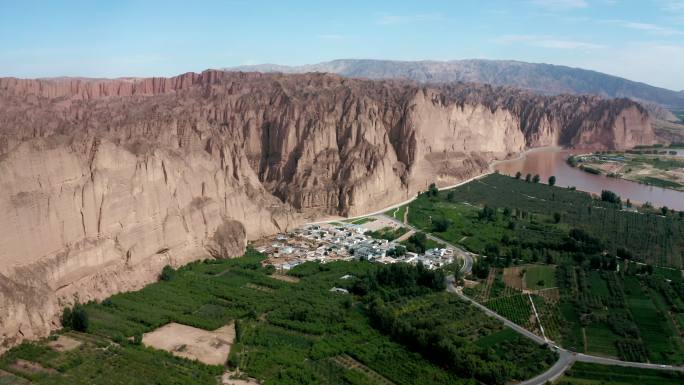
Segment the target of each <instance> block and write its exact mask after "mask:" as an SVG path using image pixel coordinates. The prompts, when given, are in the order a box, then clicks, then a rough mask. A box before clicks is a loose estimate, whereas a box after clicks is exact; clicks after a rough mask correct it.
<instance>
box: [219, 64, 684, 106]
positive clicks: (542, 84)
mask: <svg viewBox="0 0 684 385" xmlns="http://www.w3.org/2000/svg"><path fill="white" fill-rule="evenodd" d="M227 70H232V71H259V72H283V73H304V72H330V73H335V74H338V75H342V76H347V77H361V78H370V79H393V78H406V79H411V80H415V81H418V82H422V83H443V82H453V81H460V82H471V83H488V84H492V85H496V86H512V87H517V88H524V89H528V90H533V91H536V92H540V93H544V94H550V95H557V94H563V93H571V94H595V95H599V96H603V97H607V98H621V97H626V98H630V99H634V100H638V101H644V102H650V103H656V104H659V105H662V106H665V107H671V108H684V90H683V91H679V92H677V91H673V90H668V89H665V88H660V87H654V86H651V85H648V84H645V83H640V82H635V81H631V80H628V79H624V78H621V77H617V76H613V75H608V74H604V73H601V72H596V71H590V70H585V69H580V68H572V67H566V66H559V65H552V64H539V63H525V62H520V61H511V60H477V59H473V60H453V61H393V60H367V59H361V60H357V59H341V60H333V61H329V62H323V63H318V64H311V65H304V66H282V65H275V64H261V65H250V66H239V67H232V68H227Z"/></svg>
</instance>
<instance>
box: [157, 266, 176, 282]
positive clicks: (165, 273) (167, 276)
mask: <svg viewBox="0 0 684 385" xmlns="http://www.w3.org/2000/svg"><path fill="white" fill-rule="evenodd" d="M175 276H176V270H174V269H173V267H171V266H169V265H166V266H164V268H163V269H162V271H161V274H159V279H160V280H162V281H170V280H172V279H173V277H175Z"/></svg>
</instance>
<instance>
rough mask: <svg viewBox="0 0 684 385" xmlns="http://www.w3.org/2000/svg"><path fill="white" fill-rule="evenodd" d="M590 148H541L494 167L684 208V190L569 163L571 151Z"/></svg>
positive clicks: (503, 170) (677, 208)
mask: <svg viewBox="0 0 684 385" xmlns="http://www.w3.org/2000/svg"><path fill="white" fill-rule="evenodd" d="M588 152H590V151H582V150H561V149H539V150H535V151H531V152H528V153H527V154H525V156H524V158H521V159H513V160H508V161H504V162H500V163H497V164H496V165H494V169H495V170H498V171H499V172H500V173H502V174H505V175H515V173H516V172H518V171H520V172H521V173H522V174H523V177H524V175H525V174H527V173H530V174H532V175H534V174H539V176H540V177H541V180H542V181H543V182H544V183H546V182H547V180H548V178H549V177H550V176H551V175H555V176H556V186H561V187H567V186H575V187H576V188H577V189H578V190H582V191H586V192H590V193H594V194H601V191H602V190H610V191H613V192H615V193H617V194H618V195H620V196H621V197H622V199H623V200H626V199H629V200H631V201H632V202H640V203H643V202H650V203H651V204H653V206H655V207H661V206H667V207H669V208H671V209H675V210H684V192H679V191H675V190H669V189H664V188H660V187H653V186H647V185H643V184H639V183H635V182H631V181H628V180H624V179H616V178H609V177H607V176H603V175H593V174H589V173H587V172H584V171H582V170H580V169H578V168H573V167H570V166H568V165H567V163H565V160H566V159H567V157H568V156H570V155H571V154H582V153H588Z"/></svg>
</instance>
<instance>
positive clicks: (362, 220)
mask: <svg viewBox="0 0 684 385" xmlns="http://www.w3.org/2000/svg"><path fill="white" fill-rule="evenodd" d="M374 221H375V218H373V217H363V218H355V219H348V220H346V221H344V222H346V223H351V224H352V225H363V224H364V223H369V222H374Z"/></svg>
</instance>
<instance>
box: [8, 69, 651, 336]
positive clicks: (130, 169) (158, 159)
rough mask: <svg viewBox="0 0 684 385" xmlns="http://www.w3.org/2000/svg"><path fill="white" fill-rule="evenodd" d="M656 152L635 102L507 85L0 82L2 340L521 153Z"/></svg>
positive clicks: (311, 77) (240, 78)
mask: <svg viewBox="0 0 684 385" xmlns="http://www.w3.org/2000/svg"><path fill="white" fill-rule="evenodd" d="M651 141H653V130H652V128H651V125H650V122H649V118H648V114H647V113H646V111H645V110H643V108H642V107H641V106H639V105H638V104H636V103H634V102H631V101H628V100H624V99H618V100H612V101H606V100H602V99H600V98H596V97H581V96H558V97H542V96H536V95H532V94H528V93H525V92H522V91H518V90H514V89H507V88H492V87H489V86H480V85H466V84H451V85H444V86H439V87H427V86H419V85H417V84H415V83H411V82H403V81H367V80H353V79H344V78H341V77H338V76H334V75H325V74H306V75H278V74H269V75H264V74H258V73H249V74H245V73H225V72H221V71H205V72H203V73H201V74H193V73H189V74H184V75H180V76H178V77H175V78H153V79H117V80H87V79H57V80H18V79H0V212H2V213H4V215H3V217H1V218H0V309H2V311H1V312H0V343H1V344H2V346H5V347H6V346H10V345H11V344H14V343H16V342H18V341H19V340H21V339H22V338H29V337H35V336H40V335H45V334H46V333H47V332H48V331H49V330H50V329H52V328H54V327H56V326H58V325H57V319H58V316H57V315H58V313H59V311H60V308H61V307H62V306H64V305H65V304H69V303H72V302H74V301H76V300H78V301H87V300H92V299H102V298H105V297H107V296H109V295H111V294H113V293H116V292H119V291H123V290H133V289H137V288H140V287H142V286H143V285H144V284H146V283H149V282H151V281H154V280H156V279H157V276H158V274H159V272H160V271H161V269H162V268H163V266H164V265H167V264H170V265H173V266H178V265H182V264H184V263H187V262H190V261H193V260H197V259H201V258H206V257H209V256H210V255H214V256H221V257H227V256H235V255H239V254H241V253H242V252H243V251H244V247H245V244H246V241H247V240H250V239H255V238H258V237H260V236H262V235H265V234H271V233H274V232H277V231H284V230H287V229H289V228H292V227H293V226H295V225H297V224H300V223H302V222H304V221H305V220H306V219H307V218H316V217H321V216H324V215H330V214H335V215H352V214H361V213H364V212H367V211H369V210H373V209H380V208H382V207H385V206H387V205H389V204H392V203H396V202H399V201H402V200H405V199H407V198H409V197H410V196H413V195H414V194H415V193H416V192H417V191H420V190H424V189H425V188H426V187H427V185H428V184H429V183H432V182H434V181H437V182H438V183H439V184H441V185H447V184H451V183H454V182H458V181H461V180H464V179H466V178H469V177H471V176H474V175H476V174H480V173H482V172H484V171H486V170H487V168H488V164H489V162H490V161H491V160H492V159H494V158H503V157H506V156H510V155H512V154H515V153H518V152H520V151H522V150H524V149H525V148H528V147H534V146H542V145H564V146H575V147H591V148H623V147H629V146H633V145H635V144H641V143H650V142H651Z"/></svg>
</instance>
